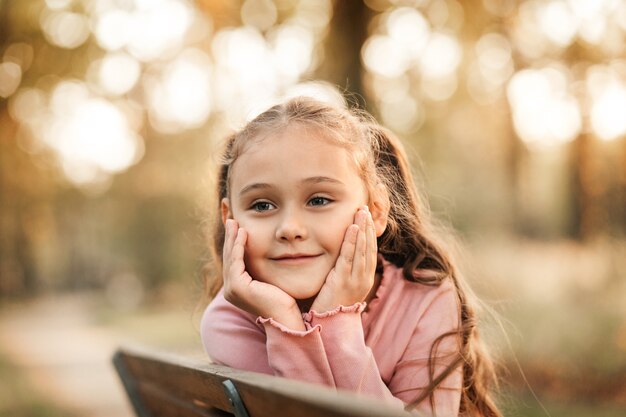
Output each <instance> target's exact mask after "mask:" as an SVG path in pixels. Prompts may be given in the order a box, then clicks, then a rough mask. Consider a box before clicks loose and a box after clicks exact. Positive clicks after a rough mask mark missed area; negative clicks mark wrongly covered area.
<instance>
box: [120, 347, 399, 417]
mask: <svg viewBox="0 0 626 417" xmlns="http://www.w3.org/2000/svg"><path fill="white" fill-rule="evenodd" d="M113 362H114V364H115V368H116V369H117V372H118V374H119V375H120V378H121V380H122V383H123V384H124V387H125V388H126V392H127V393H128V397H129V398H130V401H131V403H132V405H133V407H134V409H135V413H136V414H137V416H138V417H156V416H163V417H167V416H181V417H192V416H193V417H198V416H214V417H215V416H222V417H223V416H232V415H235V416H236V417H247V416H249V417H283V416H296V417H348V416H351V417H356V416H362V417H374V416H375V417H382V416H389V417H407V416H408V415H409V413H406V412H403V411H401V410H396V409H393V408H390V407H388V406H387V405H386V404H384V403H382V402H380V401H376V400H374V399H371V398H367V397H363V396H359V395H356V394H353V393H350V392H337V391H335V390H333V389H330V388H326V387H323V386H319V385H313V384H309V383H305V382H301V381H294V380H290V379H285V378H280V377H275V376H270V375H264V374H259V373H255V372H247V371H240V370H236V369H232V368H229V367H226V366H221V365H215V364H211V363H208V360H199V359H195V360H194V359H190V358H186V357H180V356H174V355H171V354H166V353H157V352H150V351H142V350H138V349H128V348H122V349H119V350H118V351H117V352H116V353H115V355H114V357H113Z"/></svg>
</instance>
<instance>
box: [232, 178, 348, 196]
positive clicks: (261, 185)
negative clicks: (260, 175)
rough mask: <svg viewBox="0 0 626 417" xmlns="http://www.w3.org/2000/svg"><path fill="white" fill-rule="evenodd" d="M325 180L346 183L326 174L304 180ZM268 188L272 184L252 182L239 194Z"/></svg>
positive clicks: (312, 182)
mask: <svg viewBox="0 0 626 417" xmlns="http://www.w3.org/2000/svg"><path fill="white" fill-rule="evenodd" d="M324 182H328V183H331V184H337V185H344V183H343V182H342V181H339V180H338V179H336V178H331V177H325V176H316V177H309V178H305V179H304V180H302V183H303V184H320V183H324ZM268 188H272V185H270V184H268V183H265V182H255V183H252V184H249V185H246V186H245V187H243V188H242V189H241V191H240V192H239V195H240V196H242V195H244V194H247V193H249V192H251V191H253V190H262V189H268Z"/></svg>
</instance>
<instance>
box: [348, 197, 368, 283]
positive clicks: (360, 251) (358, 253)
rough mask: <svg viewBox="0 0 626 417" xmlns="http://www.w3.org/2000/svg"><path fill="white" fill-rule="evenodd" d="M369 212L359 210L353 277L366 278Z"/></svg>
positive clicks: (357, 278)
mask: <svg viewBox="0 0 626 417" xmlns="http://www.w3.org/2000/svg"><path fill="white" fill-rule="evenodd" d="M367 216H368V215H367V212H366V211H365V210H363V209H361V210H359V212H358V213H357V216H356V218H357V219H356V222H357V225H358V227H359V231H358V233H357V238H356V244H355V248H354V260H353V264H352V277H353V278H354V279H356V280H361V279H363V278H364V274H365V272H366V265H367Z"/></svg>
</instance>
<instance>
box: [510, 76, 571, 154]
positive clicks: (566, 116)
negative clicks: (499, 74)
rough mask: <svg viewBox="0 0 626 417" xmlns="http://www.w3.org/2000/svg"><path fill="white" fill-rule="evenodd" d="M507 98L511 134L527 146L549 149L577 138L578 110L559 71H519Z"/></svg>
mask: <svg viewBox="0 0 626 417" xmlns="http://www.w3.org/2000/svg"><path fill="white" fill-rule="evenodd" d="M507 95H508V99H509V102H510V103H511V107H512V110H513V123H514V127H515V131H516V132H517V134H518V135H519V137H520V138H521V139H522V140H523V141H524V142H526V143H528V144H529V145H531V146H539V147H543V146H550V145H554V144H558V143H562V142H567V141H571V140H573V139H574V138H575V137H576V136H577V135H578V134H579V132H580V130H581V125H582V120H581V114H580V109H579V108H578V103H577V101H576V99H575V98H574V97H573V96H571V95H570V94H569V93H568V91H567V78H566V74H564V73H563V71H562V70H559V69H556V68H544V69H539V70H534V69H526V70H522V71H520V72H518V73H516V74H515V75H514V76H513V77H512V78H511V81H510V82H509V84H508V90H507Z"/></svg>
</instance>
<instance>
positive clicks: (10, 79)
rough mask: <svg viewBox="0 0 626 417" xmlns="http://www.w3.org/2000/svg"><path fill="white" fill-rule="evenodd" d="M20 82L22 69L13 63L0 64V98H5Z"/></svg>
mask: <svg viewBox="0 0 626 417" xmlns="http://www.w3.org/2000/svg"><path fill="white" fill-rule="evenodd" d="M21 81H22V68H21V67H20V66H19V65H17V64H16V63H14V62H3V63H0V97H1V98H7V97H9V96H10V95H11V94H13V93H14V92H15V90H17V87H19V86H20V82H21Z"/></svg>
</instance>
